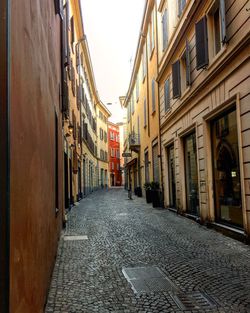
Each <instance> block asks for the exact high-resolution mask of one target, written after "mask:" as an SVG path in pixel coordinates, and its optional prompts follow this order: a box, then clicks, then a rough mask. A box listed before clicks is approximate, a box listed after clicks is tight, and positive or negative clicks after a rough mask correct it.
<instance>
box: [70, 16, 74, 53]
mask: <svg viewBox="0 0 250 313" xmlns="http://www.w3.org/2000/svg"><path fill="white" fill-rule="evenodd" d="M70 29H71V45H72V50H73V44H74V42H75V24H74V17H73V16H72V17H71V19H70Z"/></svg>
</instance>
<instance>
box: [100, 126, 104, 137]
mask: <svg viewBox="0 0 250 313" xmlns="http://www.w3.org/2000/svg"><path fill="white" fill-rule="evenodd" d="M100 139H101V140H103V129H102V128H100Z"/></svg>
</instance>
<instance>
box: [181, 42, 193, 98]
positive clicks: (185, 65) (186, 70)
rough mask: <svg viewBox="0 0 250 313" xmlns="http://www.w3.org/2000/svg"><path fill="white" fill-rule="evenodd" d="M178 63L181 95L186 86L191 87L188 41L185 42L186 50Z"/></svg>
mask: <svg viewBox="0 0 250 313" xmlns="http://www.w3.org/2000/svg"><path fill="white" fill-rule="evenodd" d="M180 63H181V64H180V65H181V69H180V70H181V92H182V93H183V92H184V91H185V90H186V89H187V87H188V86H191V68H190V47H189V42H188V40H186V49H185V51H184V52H183V54H182V56H181V59H180Z"/></svg>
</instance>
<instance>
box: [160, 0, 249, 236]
mask: <svg viewBox="0 0 250 313" xmlns="http://www.w3.org/2000/svg"><path fill="white" fill-rule="evenodd" d="M247 8H248V4H247V3H246V2H245V1H241V0H240V1H237V2H232V1H223V0H221V1H195V2H193V1H181V3H180V5H179V6H177V2H176V1H175V2H174V3H173V2H172V1H161V2H160V3H159V6H158V11H159V15H160V18H159V22H158V24H159V25H160V21H163V22H164V23H165V24H164V23H163V24H162V25H161V35H160V36H159V46H160V47H161V49H159V51H161V53H160V54H159V74H158V77H157V81H158V82H159V92H160V112H161V113H160V132H161V140H162V146H161V155H162V158H163V164H164V167H163V185H164V194H165V206H166V207H171V208H175V209H176V210H178V211H180V212H183V213H185V214H187V215H191V216H195V217H197V218H198V219H199V220H201V221H202V222H208V223H211V224H213V225H214V226H215V227H217V226H218V227H220V228H221V229H222V230H223V229H230V230H231V229H233V231H234V232H235V233H238V234H241V235H245V236H248V237H249V234H250V197H249V184H248V182H249V166H250V165H249V157H250V154H249V140H248V138H249V125H248V124H249V123H248V122H247V121H249V119H250V113H249V112H250V111H249V109H250V104H249V103H250V96H249V90H250V87H249V86H250V78H249V69H250V53H249V51H250V50H249V47H250V45H249V43H250V20H249V12H248V11H247ZM170 12H171V14H170ZM173 13H174V14H173ZM236 56H237V57H236Z"/></svg>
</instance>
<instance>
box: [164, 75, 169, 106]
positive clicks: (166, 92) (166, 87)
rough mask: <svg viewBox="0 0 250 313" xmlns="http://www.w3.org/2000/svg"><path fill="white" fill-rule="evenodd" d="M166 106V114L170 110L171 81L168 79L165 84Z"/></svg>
mask: <svg viewBox="0 0 250 313" xmlns="http://www.w3.org/2000/svg"><path fill="white" fill-rule="evenodd" d="M164 105H165V112H167V110H168V109H170V89H169V79H167V80H166V81H165V83H164Z"/></svg>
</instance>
